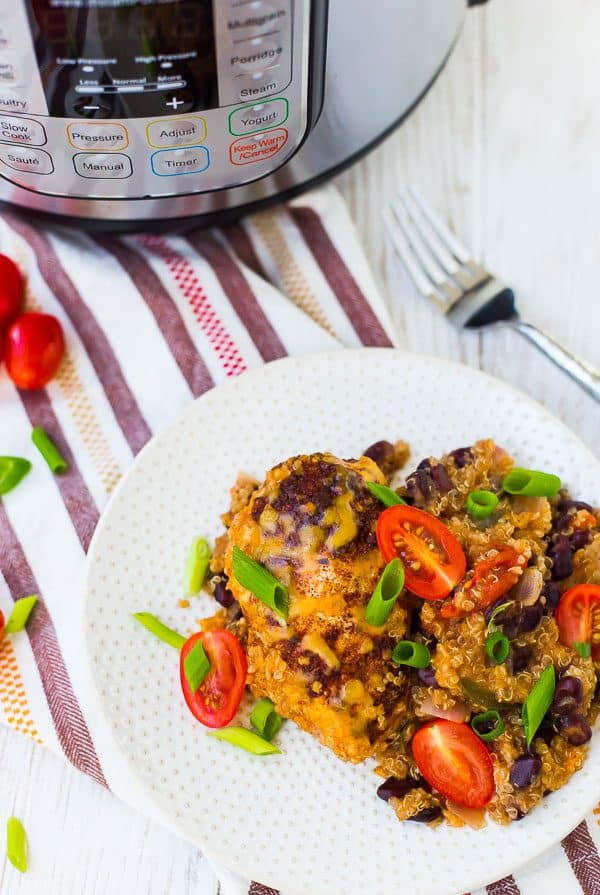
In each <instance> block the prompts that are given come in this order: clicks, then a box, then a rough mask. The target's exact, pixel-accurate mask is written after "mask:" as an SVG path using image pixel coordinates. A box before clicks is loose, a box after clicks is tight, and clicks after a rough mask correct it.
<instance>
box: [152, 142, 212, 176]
mask: <svg viewBox="0 0 600 895" xmlns="http://www.w3.org/2000/svg"><path fill="white" fill-rule="evenodd" d="M209 165H210V155H209V153H208V149H207V148H206V147H205V146H191V147H190V148H189V149H160V150H159V151H158V152H154V153H152V155H151V157H150V166H151V168H152V171H153V173H154V174H157V175H158V176H159V177H173V176H174V175H178V174H200V173H201V172H202V171H206V169H207V168H208V166H209Z"/></svg>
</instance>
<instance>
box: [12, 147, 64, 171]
mask: <svg viewBox="0 0 600 895" xmlns="http://www.w3.org/2000/svg"><path fill="white" fill-rule="evenodd" d="M0 162H2V163H3V164H4V165H7V166H8V167H9V168H12V169H13V170H14V171H22V172H23V173H24V174H52V172H53V171H54V165H53V164H52V157H51V156H50V155H49V154H48V153H47V152H45V150H43V149H31V148H30V147H29V146H10V147H9V146H0Z"/></svg>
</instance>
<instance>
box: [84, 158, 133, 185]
mask: <svg viewBox="0 0 600 895" xmlns="http://www.w3.org/2000/svg"><path fill="white" fill-rule="evenodd" d="M73 165H74V166H75V170H76V171H77V173H78V174H79V176H80V177H87V178H88V180H124V179H125V178H126V177H131V173H132V171H133V168H132V165H131V159H130V158H129V156H128V155H123V154H122V153H121V152H107V153H104V152H78V153H76V155H74V156H73Z"/></svg>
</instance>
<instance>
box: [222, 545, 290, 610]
mask: <svg viewBox="0 0 600 895" xmlns="http://www.w3.org/2000/svg"><path fill="white" fill-rule="evenodd" d="M233 574H234V576H235V579H236V581H237V582H238V584H241V585H242V587H245V588H246V589H247V590H249V591H250V592H251V593H253V594H254V596H255V597H257V599H259V600H260V601H261V602H262V603H264V604H265V606H268V607H269V608H270V609H272V610H273V611H274V612H276V613H277V615H280V616H281V618H283V619H287V617H288V613H289V611H290V596H289V594H288V591H287V588H286V587H284V585H283V584H281V583H280V582H279V581H278V580H277V578H275V576H274V575H271V573H270V572H269V570H268V569H265V567H264V566H261V565H260V563H257V562H255V561H254V560H253V559H251V558H250V557H249V556H247V554H245V553H244V551H243V550H240V548H239V547H234V548H233Z"/></svg>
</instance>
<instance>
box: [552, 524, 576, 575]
mask: <svg viewBox="0 0 600 895" xmlns="http://www.w3.org/2000/svg"><path fill="white" fill-rule="evenodd" d="M548 556H549V557H550V559H551V560H552V577H553V578H554V580H555V581H562V579H563V578H568V577H569V575H571V574H572V572H573V560H572V558H571V547H570V545H569V539H568V537H567V536H566V535H559V536H558V537H557V539H556V541H555V542H554V545H553V546H552V547H551V549H550V550H549V551H548Z"/></svg>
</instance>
